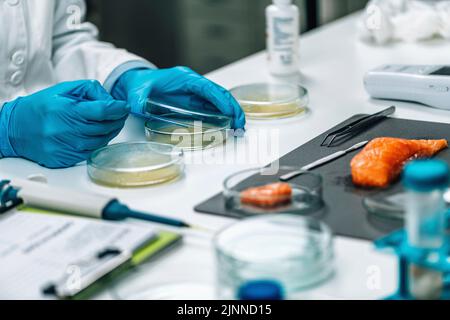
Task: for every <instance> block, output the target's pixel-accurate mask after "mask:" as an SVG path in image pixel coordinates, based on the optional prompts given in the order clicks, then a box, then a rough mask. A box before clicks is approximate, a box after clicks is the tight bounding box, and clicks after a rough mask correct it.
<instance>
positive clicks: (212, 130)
mask: <svg viewBox="0 0 450 320" xmlns="http://www.w3.org/2000/svg"><path fill="white" fill-rule="evenodd" d="M146 111H147V115H148V116H150V117H151V118H152V119H151V120H149V121H147V122H146V124H145V132H146V136H147V139H148V140H149V141H153V142H158V143H164V144H170V145H174V146H177V147H178V148H180V149H183V150H185V151H196V150H204V149H209V148H214V147H217V146H220V145H222V144H224V143H225V142H226V140H227V138H228V135H229V130H230V129H231V125H232V119H231V118H230V117H228V116H225V115H223V114H220V113H214V112H197V111H194V110H186V109H183V108H180V107H177V106H173V105H166V104H162V103H158V102H154V101H149V102H148V104H147V109H146Z"/></svg>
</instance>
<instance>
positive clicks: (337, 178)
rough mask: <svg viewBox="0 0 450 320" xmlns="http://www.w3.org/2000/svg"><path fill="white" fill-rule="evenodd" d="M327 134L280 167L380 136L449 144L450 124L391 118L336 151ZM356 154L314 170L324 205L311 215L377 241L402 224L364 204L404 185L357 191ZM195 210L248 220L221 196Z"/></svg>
mask: <svg viewBox="0 0 450 320" xmlns="http://www.w3.org/2000/svg"><path fill="white" fill-rule="evenodd" d="M361 116H362V115H358V116H355V117H353V118H351V119H349V120H347V121H345V122H344V123H342V124H340V125H338V126H336V127H335V128H333V129H331V130H330V131H329V132H331V131H334V130H335V129H336V128H341V127H342V126H343V125H344V124H345V123H347V122H350V121H354V120H356V119H357V118H358V117H361ZM327 133H328V132H327ZM327 133H324V134H323V135H321V136H319V137H317V138H315V139H313V140H312V141H310V142H308V143H306V144H305V145H303V146H301V147H299V148H298V149H296V150H294V151H292V152H291V153H289V154H287V155H286V156H284V157H283V158H281V160H280V163H281V165H285V166H296V167H302V166H304V165H307V164H309V163H311V162H313V161H316V160H317V159H320V158H322V157H324V156H327V155H329V154H331V153H334V152H336V151H339V150H343V149H345V148H348V147H351V146H352V145H354V144H356V143H358V142H361V141H365V140H372V139H374V138H377V137H396V138H406V139H447V140H449V141H450V124H445V123H433V122H423V121H412V120H405V119H394V118H389V119H386V120H384V121H383V122H380V123H378V124H377V125H376V126H374V127H372V128H370V129H369V130H367V131H365V132H363V133H361V134H359V135H358V136H355V137H353V138H351V139H350V140H348V141H346V142H345V143H342V144H340V145H339V146H336V147H333V148H326V147H320V144H321V142H322V140H323V139H324V137H325V135H326V134H327ZM358 152H359V151H358ZM355 155H356V152H354V153H351V154H348V155H346V156H345V157H342V158H340V159H338V160H335V161H334V162H331V163H329V164H326V165H324V166H322V167H320V168H317V169H315V170H313V172H316V173H319V174H321V175H322V176H323V179H324V191H323V197H324V201H325V206H324V207H323V208H322V209H321V210H320V211H318V212H315V213H314V214H313V215H312V216H313V217H317V218H319V219H321V220H323V221H324V222H325V223H327V224H328V225H329V226H330V227H331V228H332V230H333V231H334V233H335V234H337V235H341V236H346V237H351V238H359V239H366V240H375V239H377V238H379V237H381V236H383V235H385V234H387V233H389V232H391V231H394V230H396V229H398V228H400V227H401V223H399V222H398V221H392V220H387V219H382V218H377V217H375V216H373V215H370V214H369V213H368V212H367V211H366V210H365V209H364V207H363V204H362V201H363V199H364V198H365V197H367V196H373V195H376V194H380V193H386V194H388V193H393V192H397V191H401V190H402V186H401V183H396V184H394V185H393V186H391V187H390V188H389V189H387V190H374V189H372V190H369V189H361V188H356V187H355V186H354V185H353V183H352V181H351V173H350V161H351V159H352V158H353V157H354V156H355ZM437 158H441V159H443V160H446V161H447V162H448V163H450V150H449V149H447V150H444V151H442V152H441V153H440V154H439V155H438V156H437ZM195 210H196V211H197V212H201V213H207V214H214V215H221V216H227V217H233V218H244V217H245V216H243V215H242V214H239V213H235V212H230V211H227V209H226V208H225V201H224V197H223V196H222V194H218V195H216V196H214V197H213V198H211V199H209V200H207V201H206V202H204V203H202V204H200V205H198V206H197V207H196V208H195Z"/></svg>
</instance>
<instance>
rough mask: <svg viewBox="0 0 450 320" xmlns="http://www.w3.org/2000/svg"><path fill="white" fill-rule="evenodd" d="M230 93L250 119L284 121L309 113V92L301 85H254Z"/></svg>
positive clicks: (241, 87)
mask: <svg viewBox="0 0 450 320" xmlns="http://www.w3.org/2000/svg"><path fill="white" fill-rule="evenodd" d="M230 92H231V94H232V95H233V96H234V97H235V98H236V100H237V101H238V102H239V104H240V105H241V107H242V109H243V110H244V113H245V114H246V116H247V118H248V119H254V120H274V119H284V118H290V117H295V116H298V115H301V114H306V113H307V112H308V103H309V95H308V90H307V89H305V88H303V87H301V86H299V85H293V84H284V83H279V84H273V83H254V84H248V85H243V86H239V87H236V88H234V89H231V90H230Z"/></svg>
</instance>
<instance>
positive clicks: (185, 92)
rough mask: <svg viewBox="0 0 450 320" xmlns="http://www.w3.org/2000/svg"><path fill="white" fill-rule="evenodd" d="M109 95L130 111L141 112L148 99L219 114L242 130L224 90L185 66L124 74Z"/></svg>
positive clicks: (242, 119)
mask: <svg viewBox="0 0 450 320" xmlns="http://www.w3.org/2000/svg"><path fill="white" fill-rule="evenodd" d="M111 94H112V96H113V97H114V98H116V99H118V100H126V101H128V103H129V104H130V105H131V110H132V111H133V112H136V113H141V114H142V113H144V112H145V106H146V101H147V99H148V98H151V99H152V100H155V101H158V102H162V103H165V104H169V105H170V104H174V105H176V106H177V107H184V108H186V109H188V110H195V111H209V112H214V111H215V112H217V111H219V112H221V113H223V114H225V115H227V116H231V117H232V118H233V120H234V121H233V128H234V129H242V128H244V127H245V115H244V113H243V111H242V109H241V107H240V106H239V104H238V102H237V101H236V100H235V99H234V98H233V96H232V95H231V94H230V93H229V92H228V91H227V90H225V89H224V88H222V87H220V86H219V85H217V84H215V83H214V82H212V81H210V80H208V79H206V78H204V77H202V76H201V75H199V74H197V73H195V72H194V71H192V70H191V69H189V68H186V67H176V68H171V69H161V70H151V69H134V70H130V71H128V72H125V73H124V74H123V75H122V76H121V77H120V78H119V80H118V81H117V83H116V84H115V85H114V87H113V89H112V93H111Z"/></svg>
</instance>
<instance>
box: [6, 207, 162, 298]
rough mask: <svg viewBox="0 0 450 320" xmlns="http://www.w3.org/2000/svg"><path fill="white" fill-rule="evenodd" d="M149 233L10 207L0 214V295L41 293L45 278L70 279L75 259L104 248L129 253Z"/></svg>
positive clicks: (147, 238) (138, 228)
mask: <svg viewBox="0 0 450 320" xmlns="http://www.w3.org/2000/svg"><path fill="white" fill-rule="evenodd" d="M155 237H156V232H155V231H154V230H152V229H151V228H148V227H142V226H136V225H129V224H122V223H120V224H119V223H112V222H105V221H100V220H91V219H84V218H78V217H69V216H61V215H47V214H35V213H27V212H26V211H25V212H23V211H21V212H17V211H15V210H14V211H13V212H10V213H8V214H6V215H4V216H2V217H1V218H0V299H42V298H46V296H44V295H43V293H42V289H43V288H44V287H45V286H46V285H48V284H49V283H50V282H51V281H57V280H58V279H60V278H61V277H62V276H68V275H69V276H71V275H73V280H74V281H76V276H77V265H76V263H77V262H79V261H83V259H85V258H86V257H89V256H92V255H95V254H96V253H98V252H99V251H101V250H104V249H105V248H110V247H114V248H117V249H120V250H122V251H127V252H134V251H135V250H136V249H138V248H139V247H140V246H141V245H142V244H144V243H148V242H149V241H151V239H152V238H155ZM47 298H48V297H47Z"/></svg>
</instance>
